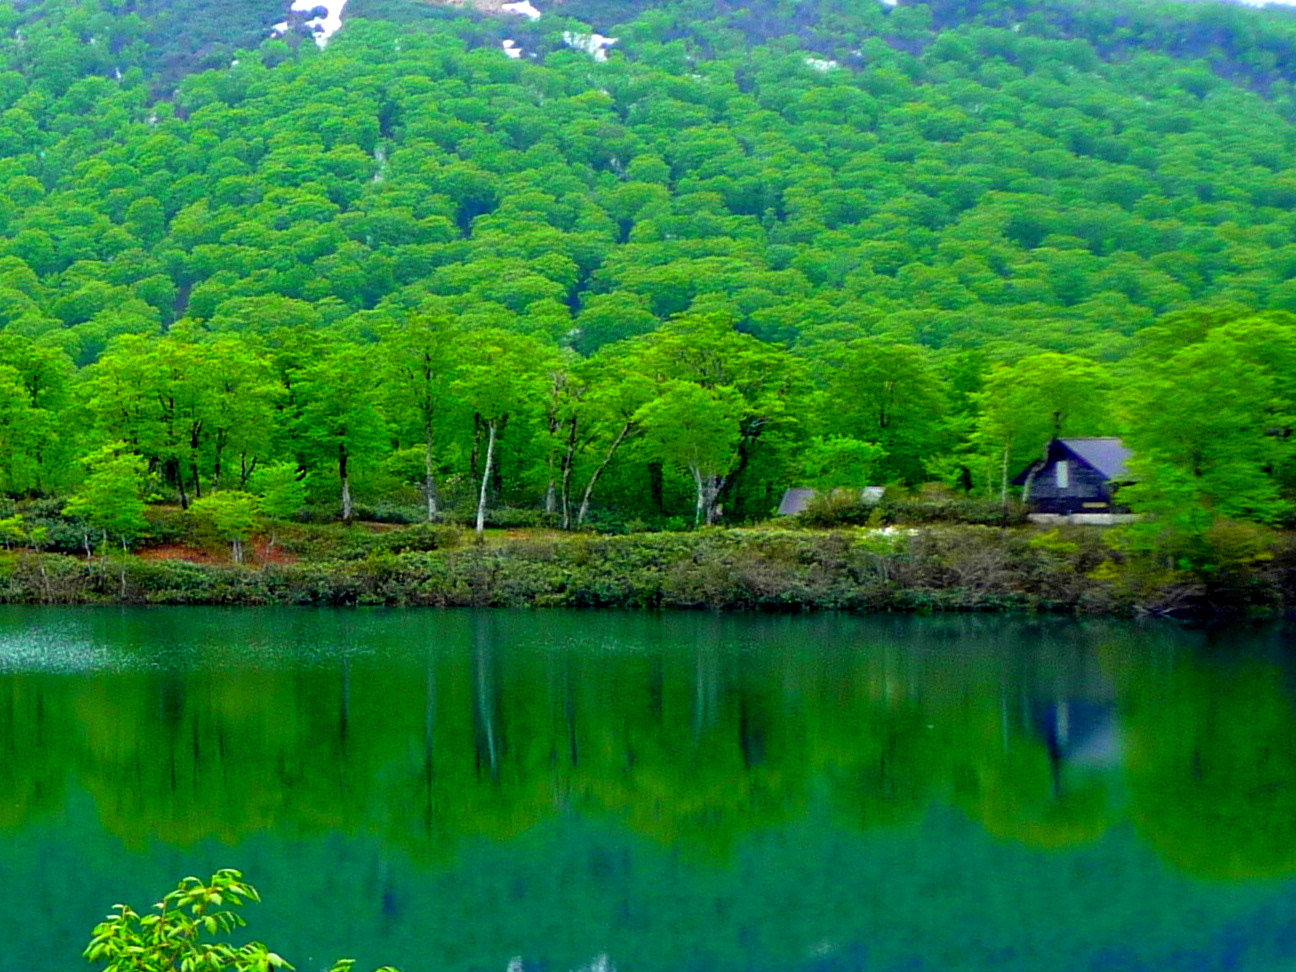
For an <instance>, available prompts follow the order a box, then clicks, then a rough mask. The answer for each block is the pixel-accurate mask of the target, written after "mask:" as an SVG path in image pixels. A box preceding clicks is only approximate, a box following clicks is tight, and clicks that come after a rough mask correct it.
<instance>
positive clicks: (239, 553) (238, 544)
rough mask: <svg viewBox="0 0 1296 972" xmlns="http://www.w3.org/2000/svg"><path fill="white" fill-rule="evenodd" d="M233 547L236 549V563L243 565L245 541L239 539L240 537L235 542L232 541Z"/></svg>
mask: <svg viewBox="0 0 1296 972" xmlns="http://www.w3.org/2000/svg"><path fill="white" fill-rule="evenodd" d="M231 546H233V548H234V563H236V564H241V563H243V541H242V540H240V539H238V537H235V538H234V539H233V541H231Z"/></svg>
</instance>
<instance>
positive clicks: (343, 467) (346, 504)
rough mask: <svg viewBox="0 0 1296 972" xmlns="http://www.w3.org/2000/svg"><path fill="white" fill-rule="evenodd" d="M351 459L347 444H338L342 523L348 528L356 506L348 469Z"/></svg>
mask: <svg viewBox="0 0 1296 972" xmlns="http://www.w3.org/2000/svg"><path fill="white" fill-rule="evenodd" d="M350 458H351V457H350V456H349V455H347V447H346V443H345V442H340V443H338V479H340V480H341V481H342V522H343V523H345V524H346V525H347V526H350V525H351V517H352V516H353V515H354V513H355V504H354V503H352V501H351V474H350V472H349V471H348V468H347V466H348V461H349V460H350Z"/></svg>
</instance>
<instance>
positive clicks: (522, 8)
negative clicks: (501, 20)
mask: <svg viewBox="0 0 1296 972" xmlns="http://www.w3.org/2000/svg"><path fill="white" fill-rule="evenodd" d="M500 10H502V11H504V13H511V14H518V15H520V16H522V17H525V18H526V19H527V20H539V19H540V8H539V7H537V6H536V5H535V4H534V3H532V2H531V0H520V2H518V3H504V4H500Z"/></svg>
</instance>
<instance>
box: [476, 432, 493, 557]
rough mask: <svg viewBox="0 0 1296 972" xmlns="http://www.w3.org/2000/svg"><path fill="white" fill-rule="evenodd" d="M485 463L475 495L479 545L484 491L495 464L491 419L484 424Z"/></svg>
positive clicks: (483, 522) (483, 528)
mask: <svg viewBox="0 0 1296 972" xmlns="http://www.w3.org/2000/svg"><path fill="white" fill-rule="evenodd" d="M486 430H487V438H486V462H485V463H483V465H484V466H485V469H484V470H483V472H482V481H481V492H480V493H478V495H477V542H478V543H480V542H481V541H482V540H483V538H484V537H485V535H486V490H487V488H488V487H489V486H490V477H491V472H492V471H493V468H494V463H495V420H494V419H491V420H490V421H489V422H488V423H487V424H486Z"/></svg>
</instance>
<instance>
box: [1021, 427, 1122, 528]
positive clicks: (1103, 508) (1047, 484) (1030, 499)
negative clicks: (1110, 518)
mask: <svg viewBox="0 0 1296 972" xmlns="http://www.w3.org/2000/svg"><path fill="white" fill-rule="evenodd" d="M1129 458H1130V450H1129V449H1127V448H1125V446H1124V444H1123V443H1122V442H1121V440H1120V439H1117V438H1115V437H1111V436H1107V437H1094V438H1072V439H1054V440H1053V441H1051V442H1050V443H1049V444H1048V451H1047V452H1046V453H1045V455H1044V458H1043V459H1036V460H1035V461H1034V462H1032V463H1031V464H1030V465H1029V466H1027V467H1026V468H1025V469H1023V470H1022V471H1021V472H1020V473H1019V474H1018V475H1017V478H1016V479H1014V480H1013V485H1014V486H1022V487H1025V494H1024V495H1023V497H1022V498H1023V499H1024V500H1025V502H1026V504H1027V505H1028V506H1029V507H1030V508H1031V510H1032V512H1035V513H1059V514H1072V513H1127V512H1129V511H1128V510H1127V509H1125V508H1124V507H1122V506H1119V505H1118V504H1117V503H1116V502H1115V495H1116V489H1117V487H1119V486H1120V485H1121V484H1122V483H1128V482H1130V476H1129V469H1128V463H1129Z"/></svg>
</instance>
